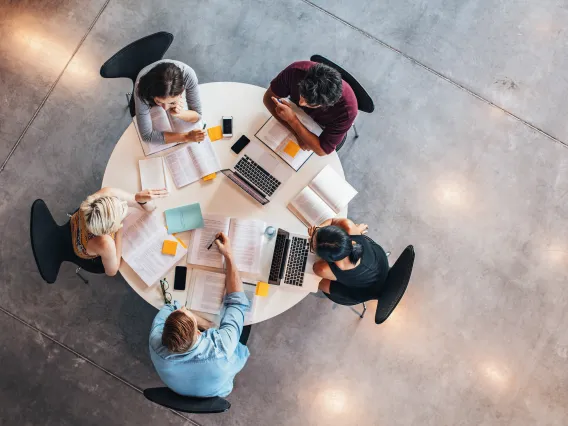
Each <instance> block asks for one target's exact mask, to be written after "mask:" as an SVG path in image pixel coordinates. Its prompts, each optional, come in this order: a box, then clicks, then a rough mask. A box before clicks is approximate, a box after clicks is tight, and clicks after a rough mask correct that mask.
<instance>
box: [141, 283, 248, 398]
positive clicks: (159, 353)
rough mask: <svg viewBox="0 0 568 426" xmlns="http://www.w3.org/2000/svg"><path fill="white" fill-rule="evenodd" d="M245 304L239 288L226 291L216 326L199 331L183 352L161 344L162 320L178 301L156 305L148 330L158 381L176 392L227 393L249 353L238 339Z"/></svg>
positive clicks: (201, 394)
mask: <svg viewBox="0 0 568 426" xmlns="http://www.w3.org/2000/svg"><path fill="white" fill-rule="evenodd" d="M248 304H249V301H248V299H247V297H246V296H245V293H243V292H237V293H231V294H228V295H226V296H225V311H224V313H223V317H222V319H221V325H220V326H219V328H218V329H217V328H211V329H209V330H207V331H205V332H203V333H201V335H200V336H199V337H198V339H197V342H196V343H195V344H194V345H193V347H192V348H191V349H190V350H189V351H187V352H186V353H183V354H175V353H172V352H170V351H169V350H168V349H167V348H166V347H165V346H163V345H162V332H163V330H164V323H165V322H166V319H167V318H168V316H169V315H170V314H171V313H172V312H173V311H174V310H175V309H178V308H179V307H180V305H179V304H178V303H177V302H174V305H166V306H164V307H163V308H162V309H160V312H158V315H156V318H155V319H154V322H153V323H152V330H151V332H150V357H151V358H152V362H153V363H154V367H155V368H156V371H157V372H158V375H159V376H160V378H161V379H162V381H163V382H164V383H165V384H166V385H167V386H168V387H169V388H170V389H171V390H173V391H174V392H176V393H178V394H180V395H186V396H197V397H210V396H227V395H229V394H230V393H231V391H232V390H233V379H234V377H235V376H236V374H237V373H238V372H239V371H241V370H242V369H243V367H244V366H245V363H246V362H247V359H248V357H249V355H250V352H249V350H248V348H247V347H246V346H244V345H243V344H241V343H239V339H240V336H241V333H242V331H243V323H244V315H245V314H244V312H245V309H246V308H247V307H248Z"/></svg>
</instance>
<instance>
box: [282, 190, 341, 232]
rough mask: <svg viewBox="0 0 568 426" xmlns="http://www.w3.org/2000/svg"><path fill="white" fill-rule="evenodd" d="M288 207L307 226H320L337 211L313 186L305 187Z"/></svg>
mask: <svg viewBox="0 0 568 426" xmlns="http://www.w3.org/2000/svg"><path fill="white" fill-rule="evenodd" d="M288 208H289V209H290V210H291V211H292V212H293V213H294V214H295V215H296V216H298V218H299V219H300V220H301V221H302V222H303V223H304V224H305V225H306V226H318V225H319V224H320V223H322V222H323V221H324V220H326V219H330V218H333V217H335V216H336V213H335V212H334V211H333V210H332V209H331V207H329V206H328V205H327V204H326V203H325V201H323V200H322V199H321V197H319V196H318V195H317V194H316V193H315V192H314V191H313V190H312V189H311V188H309V187H306V188H304V189H303V190H302V191H301V192H300V193H299V194H298V195H297V196H296V197H295V198H294V199H293V200H292V201H291V202H290V204H289V205H288Z"/></svg>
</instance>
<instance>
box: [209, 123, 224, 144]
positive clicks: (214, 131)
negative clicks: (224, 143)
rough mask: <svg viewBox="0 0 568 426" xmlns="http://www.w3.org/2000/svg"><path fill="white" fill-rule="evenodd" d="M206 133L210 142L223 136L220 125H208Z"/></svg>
mask: <svg viewBox="0 0 568 426" xmlns="http://www.w3.org/2000/svg"><path fill="white" fill-rule="evenodd" d="M207 133H208V134H209V139H211V142H215V141H218V140H219V139H222V138H223V129H221V126H215V127H209V128H208V129H207Z"/></svg>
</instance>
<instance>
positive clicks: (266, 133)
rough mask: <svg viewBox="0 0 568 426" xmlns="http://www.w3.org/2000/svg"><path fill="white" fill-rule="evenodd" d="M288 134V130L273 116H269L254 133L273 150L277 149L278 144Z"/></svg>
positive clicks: (288, 136)
mask: <svg viewBox="0 0 568 426" xmlns="http://www.w3.org/2000/svg"><path fill="white" fill-rule="evenodd" d="M290 136H291V134H290V131H289V130H288V129H287V128H286V127H285V126H283V125H282V124H281V123H280V122H279V121H278V120H277V119H275V118H274V117H270V118H269V119H268V121H267V122H266V123H265V124H264V126H262V127H261V129H260V130H259V131H258V132H257V134H256V137H257V138H259V139H260V140H261V141H262V142H264V143H265V144H266V145H268V147H269V148H270V149H272V150H273V151H277V150H278V148H279V147H280V144H282V142H284V140H285V139H288V138H290Z"/></svg>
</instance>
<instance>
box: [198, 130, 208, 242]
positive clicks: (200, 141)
mask: <svg viewBox="0 0 568 426" xmlns="http://www.w3.org/2000/svg"><path fill="white" fill-rule="evenodd" d="M206 126H207V123H203V129H201V130H205V127H206ZM197 143H198V144H199V143H201V141H199V142H197ZM207 250H209V249H207Z"/></svg>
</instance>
